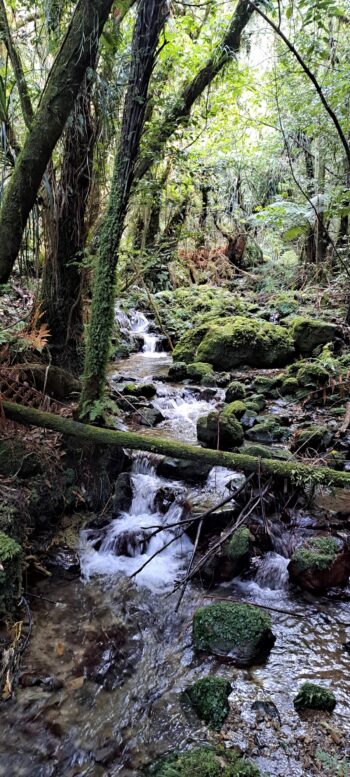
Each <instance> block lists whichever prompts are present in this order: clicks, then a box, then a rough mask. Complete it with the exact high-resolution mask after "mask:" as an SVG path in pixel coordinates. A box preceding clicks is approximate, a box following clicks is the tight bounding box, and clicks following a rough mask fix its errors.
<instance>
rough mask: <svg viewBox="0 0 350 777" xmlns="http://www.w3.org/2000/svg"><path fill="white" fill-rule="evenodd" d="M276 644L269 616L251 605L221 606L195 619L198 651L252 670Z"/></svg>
mask: <svg viewBox="0 0 350 777" xmlns="http://www.w3.org/2000/svg"><path fill="white" fill-rule="evenodd" d="M274 642H275V637H274V636H273V634H272V631H271V620H270V617H269V615H268V614H267V613H265V612H263V611H262V610H260V609H258V608H257V607H253V606H251V605H248V604H235V603H231V602H217V603H215V604H210V605H209V606H208V607H200V608H199V609H198V610H196V612H195V614H194V616H193V644H194V647H195V649H196V650H198V651H204V652H206V653H212V654H213V655H216V656H218V657H220V658H224V659H228V660H230V661H232V662H233V663H235V664H236V666H251V665H252V664H256V663H258V662H260V661H261V660H262V659H264V658H266V656H267V655H268V653H269V652H270V649H271V647H272V646H273V644H274Z"/></svg>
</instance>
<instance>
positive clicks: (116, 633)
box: [76, 623, 142, 691]
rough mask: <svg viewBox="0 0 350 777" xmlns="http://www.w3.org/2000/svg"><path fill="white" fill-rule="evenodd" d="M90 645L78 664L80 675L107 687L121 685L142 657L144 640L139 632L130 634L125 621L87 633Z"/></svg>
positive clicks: (109, 689)
mask: <svg viewBox="0 0 350 777" xmlns="http://www.w3.org/2000/svg"><path fill="white" fill-rule="evenodd" d="M86 642H87V645H86V647H85V650H84V654H83V656H82V658H81V660H80V662H79V664H78V666H77V667H76V674H77V676H78V677H80V676H84V677H86V678H87V679H88V680H92V681H93V682H95V683H97V684H98V685H101V686H102V687H103V688H104V689H105V690H106V691H113V690H115V688H118V687H120V686H121V685H123V683H124V682H125V681H126V679H127V678H128V677H130V676H131V675H132V674H133V672H134V671H135V668H136V666H137V663H138V661H139V660H140V655H141V650H142V644H141V642H140V639H139V635H138V633H137V632H135V634H134V635H133V634H131V633H130V634H129V633H128V630H127V629H126V627H125V626H124V625H123V624H122V623H115V624H114V625H113V626H110V627H108V628H106V629H101V631H93V632H89V633H88V634H87V635H86Z"/></svg>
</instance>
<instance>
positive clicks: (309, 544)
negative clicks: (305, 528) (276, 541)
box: [288, 537, 350, 592]
mask: <svg viewBox="0 0 350 777" xmlns="http://www.w3.org/2000/svg"><path fill="white" fill-rule="evenodd" d="M288 572H289V576H290V578H291V580H293V582H295V583H297V584H298V585H299V586H300V587H301V588H305V589H306V590H307V591H316V592H320V591H325V590H327V589H328V588H333V587H335V586H341V587H344V586H346V585H347V582H348V580H349V575H350V550H349V549H348V548H347V547H346V546H345V545H344V543H343V541H342V540H340V539H338V538H337V537H315V538H313V539H310V540H307V541H306V542H305V543H304V544H303V545H302V546H301V547H300V548H297V550H296V551H295V552H294V553H293V556H292V558H291V560H290V562H289V565H288Z"/></svg>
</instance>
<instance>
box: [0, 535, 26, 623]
mask: <svg viewBox="0 0 350 777" xmlns="http://www.w3.org/2000/svg"><path fill="white" fill-rule="evenodd" d="M21 553H22V548H21V546H20V545H18V543H17V542H15V540H13V539H12V538H11V537H8V535H7V534H4V533H3V532H0V615H4V614H5V613H6V612H8V611H10V610H11V609H12V608H13V605H14V603H15V599H16V598H18V596H19V593H20V585H21Z"/></svg>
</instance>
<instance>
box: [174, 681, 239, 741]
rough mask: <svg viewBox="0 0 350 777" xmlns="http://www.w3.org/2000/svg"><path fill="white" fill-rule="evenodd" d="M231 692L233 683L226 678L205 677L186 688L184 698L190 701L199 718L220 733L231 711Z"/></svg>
mask: <svg viewBox="0 0 350 777" xmlns="http://www.w3.org/2000/svg"><path fill="white" fill-rule="evenodd" d="M231 690H232V688H231V683H229V681H228V680H225V678H224V677H203V678H202V679H201V680H197V682H196V683H194V684H193V685H191V686H190V687H189V688H186V691H185V693H184V698H188V699H189V701H190V702H191V704H192V707H193V708H194V710H195V711H196V713H197V715H198V717H199V718H201V720H204V722H205V723H207V724H208V726H209V728H212V729H215V730H216V731H220V729H221V727H222V725H223V723H224V721H225V720H226V718H227V715H228V713H229V710H230V705H229V703H228V701H227V699H228V696H229V695H230V693H231Z"/></svg>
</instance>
